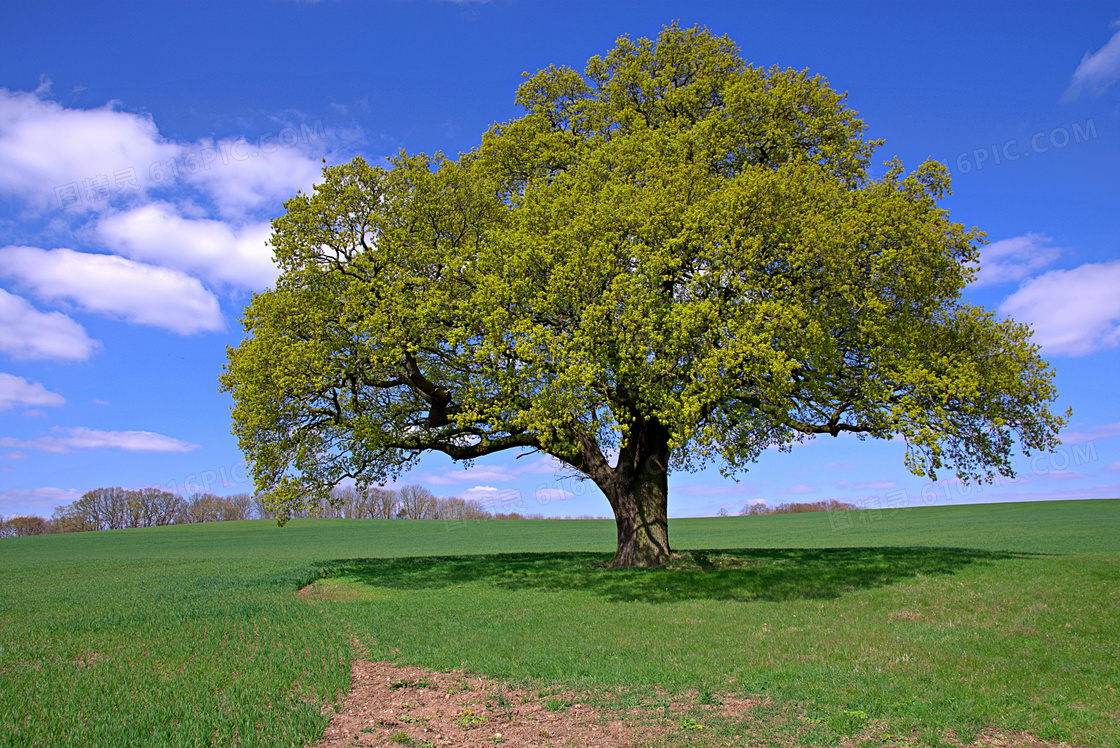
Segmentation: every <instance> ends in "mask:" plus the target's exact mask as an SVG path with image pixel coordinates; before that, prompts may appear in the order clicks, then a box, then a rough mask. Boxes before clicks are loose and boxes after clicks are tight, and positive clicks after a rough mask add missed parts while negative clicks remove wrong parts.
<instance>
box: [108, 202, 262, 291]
mask: <svg viewBox="0 0 1120 748" xmlns="http://www.w3.org/2000/svg"><path fill="white" fill-rule="evenodd" d="M270 233H271V227H270V226H269V224H268V222H266V221H265V222H259V223H252V224H249V225H246V226H241V227H234V226H232V225H230V224H228V223H224V222H222V221H214V220H209V219H199V218H184V217H183V216H181V215H180V214H179V212H178V211H177V210H176V209H175V208H174V207H173V206H171V205H169V204H167V203H152V204H150V205H145V206H143V207H140V208H136V209H135V210H130V211H127V212H123V213H114V214H111V215H106V216H104V217H103V218H102V219H101V220H100V221H99V222H98V224H97V236H98V238H99V239H100V240H101V241H102V242H103V243H104V244H105V246H106V247H108V248H109V249H111V250H113V251H114V252H116V253H117V254H120V255H124V256H125V257H130V258H132V259H133V260H140V261H142V262H150V263H154V264H157V265H162V266H164V267H173V268H177V269H179V270H182V271H185V272H188V273H192V274H195V275H200V276H202V277H203V278H205V279H206V280H207V281H209V282H210V283H213V284H215V285H218V284H226V283H228V284H231V285H237V286H244V287H246V288H252V289H257V290H259V289H263V288H264V287H265V286H269V285H271V284H272V283H273V282H274V281H275V280H276V277H277V275H278V270H277V268H276V265H275V264H274V263H273V262H272V250H271V249H270V248H269V247H268V245H267V241H268V238H269V234H270Z"/></svg>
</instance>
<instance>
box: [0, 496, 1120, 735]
mask: <svg viewBox="0 0 1120 748" xmlns="http://www.w3.org/2000/svg"><path fill="white" fill-rule="evenodd" d="M831 519H832V520H833V522H831V523H830V518H829V517H828V516H825V515H821V514H817V515H784V516H774V517H744V518H725V519H709V520H674V521H673V522H672V523H671V538H672V539H673V541H674V544H675V546H676V547H677V548H681V549H689V548H690V549H694V550H693V551H689V552H682V553H680V555H679V556H678V557H677V558H676V559H675V561H674V563H673V564H672V565H671V567H670V568H666V569H658V570H649V571H618V570H610V569H606V568H603V566H602V562H603V561H604V560H605V559H606V558H608V557H609V555H610V551H611V549H612V546H613V523H611V522H609V521H598V522H597V521H572V522H557V521H524V522H516V521H508V522H489V523H467V524H462V523H460V524H458V525H456V524H445V523H442V522H405V521H360V520H333V521H332V520H296V521H293V522H292V523H291V524H290V525H289V526H288V527H286V528H283V529H278V528H276V527H275V526H274V525H272V524H271V523H268V522H250V523H225V524H213V525H194V526H185V527H171V528H155V529H151V530H135V531H114V532H106V533H86V534H80V535H63V536H40V537H32V538H19V539H9V540H4V541H0V569H3V574H2V575H0V621H2V625H0V746H13V747H14V746H19V747H20V748H22V747H23V746H28V745H35V746H55V745H58V746H62V745H99V746H165V745H171V746H176V745H178V746H195V745H243V746H301V745H307V744H310V743H313V742H315V741H316V740H317V739H318V738H319V736H320V735H322V731H323V728H324V727H325V725H326V724H327V723H328V720H329V717H330V716H331V715H332V714H334V709H332V708H331V705H332V704H335V703H336V701H337V700H340V699H341V698H342V697H344V696H346V693H347V688H348V687H349V684H350V677H351V673H350V664H351V660H350V658H351V653H352V649H351V646H350V642H351V637H352V636H353V637H356V639H357V640H358V641H359V642H360V645H361V646H362V647H364V649H365V654H364V655H363V657H365V658H371V659H380V660H390V661H394V662H396V663H398V664H408V665H412V666H423V668H424V670H423V674H418V675H415V676H408V677H398V678H397V680H399V681H401V683H400V684H399V686H398V687H397V688H395V689H394V688H391V687H390V688H389V690H390V691H392V692H393V693H396V694H400V695H404V694H407V693H409V692H411V691H417V690H421V689H423V688H426V686H424V685H423V682H424V681H425V679H427V682H429V683H434V682H435V680H434V679H436V678H439V677H441V674H442V673H447V672H451V671H458V672H462V673H470V674H471V675H472V677H489V678H491V679H495V682H497V683H500V684H501V686H502V689H504V690H501V689H499V691H497V692H495V693H493V694H491V696H490V697H489V702H488V703H489V706H487V702H483V703H482V704H481V705H476V706H478V707H479V709H478V710H477V711H474V716H475V717H485V720H477V724H475V725H474V726H473V727H470V728H469V729H470V731H471V732H472V734H478V735H482V734H483V731H485V730H491V729H492V728H493V727H494V725H495V724H498V723H500V722H501V721H502V720H503V719H505V718H506V716H507V715H514V714H515V713H517V712H516V710H518V709H520V708H521V707H522V706H525V707H526V708H528V707H529V706H532V707H534V708H538V709H539V713H540V714H541V715H542V718H543V715H545V714H547V715H552V716H553V717H556V718H558V719H560V718H563V719H567V718H571V717H572V716H573V715H577V716H578V715H579V714H581V713H582V712H581V711H580V709H583V708H586V709H590V710H593V711H594V712H595V714H596V715H598V716H597V717H596V719H599V718H602V719H606V720H608V721H609V720H610V719H613V717H612V716H611V715H623V717H624V718H625V720H626V723H627V725H629V726H630V727H633V728H635V729H638V728H641V727H642V725H646V726H650V727H652V728H653V729H652V731H649V732H642V733H641V734H642V735H643V738H642V743H641V744H642V745H643V746H648V745H655V746H658V745H660V746H665V748H668V746H717V745H736V746H739V745H760V746H761V745H774V746H790V747H791V748H793V747H794V746H803V745H813V746H817V745H819V746H826V745H841V746H844V747H845V748H855V746H860V747H861V748H872V747H878V746H900V747H901V746H924V745H939V744H940V745H950V746H957V745H969V744H976V745H980V744H985V745H992V746H995V745H1006V746H1015V747H1016V748H1021V747H1026V746H1032V748H1034V746H1042V745H1044V743H1042V742H1038V743H1031V742H1030V741H1032V740H1035V739H1036V738H1037V740H1039V741H1047V744H1050V745H1056V744H1057V743H1058V742H1059V741H1067V742H1068V743H1070V744H1076V745H1087V746H1093V747H1094V748H1096V747H1100V748H1105V747H1112V746H1116V745H1120V728H1118V726H1117V725H1118V724H1120V718H1118V717H1117V715H1120V696H1118V689H1120V658H1118V657H1117V656H1116V652H1117V651H1120V629H1118V628H1117V627H1116V626H1115V623H1114V622H1115V621H1116V620H1120V533H1117V532H1116V528H1117V527H1118V526H1120V501H1116V500H1112V501H1085V502H1060V503H1059V502H1051V503H1039V504H1018V505H988V506H969V507H946V508H936V509H913V510H904V511H899V512H897V513H890V512H886V511H884V512H881V513H878V514H876V513H853V514H851V515H847V516H846V517H845V518H844V519H845V521H844V522H843V523H837V522H836V521H835V520H836V519H837V518H835V517H833V518H831ZM314 580H318V581H314ZM313 581H314V583H313V584H311V585H310V587H309V588H308V589H307V590H305V592H304V594H303V595H302V596H296V595H295V594H294V593H295V591H296V590H297V589H299V588H301V587H305V586H307V585H308V583H309V582H313ZM429 673H430V674H429ZM459 685H464V684H463V683H461V682H460V684H459ZM387 686H391V684H387ZM455 688H456V686H455V685H450V686H448V687H447V688H446V689H445V690H444V692H443V693H444V694H445V695H447V696H448V700H450V699H452V698H454V697H455V695H456V694H455V693H454V691H455ZM460 693H466V690H465V689H464V690H463V691H460ZM499 696H500V697H499ZM526 698H527V700H526V701H521V700H522V699H526ZM550 699H551V700H552V703H553V704H554V705H555V706H557V707H561V708H559V709H551V708H549V700H550ZM565 702H567V703H569V704H570V706H568V707H567V708H563V706H562V705H563V704H564V703H565ZM337 703H339V704H341V702H337ZM577 704H579V705H581V707H580V709H577V708H576V705H577ZM468 708H469V709H471V710H472V711H473V710H475V706H471V705H470V704H466V705H464V706H463V707H462V708H461V709H460V710H459V711H457V712H456V713H455V715H453V716H455V717H457V718H463V719H465V720H466V721H470V720H469V719H467V718H468V717H469V716H470V715H465V714H464V712H465V710H466V709H468ZM595 724H597V725H600V726H601V725H602V723H601V722H595ZM393 729H394V732H403V733H405V734H406V737H407V738H408V739H410V740H416V741H422V740H428V741H431V742H432V744H433V745H435V744H437V743H436V742H434V741H435V739H434V738H433V737H424V736H423V734H420V733H415V732H413V724H411V723H405V722H402V723H401V725H400V726H396V727H394V728H393ZM463 729H464V730H466V729H468V728H465V727H464V728H463ZM494 732H500V730H496V729H495V730H494ZM1028 733H1029V734H1030V735H1033V736H1034V737H1031V736H1030V735H1028ZM356 734H357V735H359V736H362V735H364V736H366V737H367V738H368V737H370V736H373V735H375V731H371V732H365V733H363V732H361V730H360V729H359V730H358V731H357V733H356ZM376 734H377V735H378V736H379V737H378V739H379V740H380V741H381V742H380V743H371V744H375V745H385V746H387V745H406V744H407V743H400V742H390V738H391V735H392V734H393V733H392V732H391V733H390V734H389V735H386V734H385V733H383V732H377V733H376ZM398 737H399V736H398ZM490 738H493V734H491V735H490ZM401 739H404V738H401ZM503 740H505V741H506V744H507V745H515V744H516V743H514V742H513V741H512V740H510V739H508V738H507V737H506V734H505V733H503ZM984 741H987V742H984ZM1000 741H1002V742H1000ZM414 744H415V745H424V743H423V742H416V743H414ZM542 745H547V742H546V743H542ZM556 745H560V743H556Z"/></svg>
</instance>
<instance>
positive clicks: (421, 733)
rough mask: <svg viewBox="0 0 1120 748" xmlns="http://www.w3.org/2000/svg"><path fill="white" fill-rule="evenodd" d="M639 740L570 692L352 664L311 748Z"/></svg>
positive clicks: (598, 745)
mask: <svg viewBox="0 0 1120 748" xmlns="http://www.w3.org/2000/svg"><path fill="white" fill-rule="evenodd" d="M638 740H640V736H639V734H638V732H637V731H636V730H635V729H634V728H633V727H632V726H630V725H628V724H627V722H626V721H625V720H623V719H621V718H619V717H617V716H610V717H609V716H606V715H603V714H600V713H599V712H598V711H596V710H595V709H593V708H592V707H590V706H588V705H587V704H584V703H582V702H580V700H579V696H578V695H577V694H576V693H574V692H570V691H558V690H545V691H537V690H526V689H511V688H510V687H508V686H507V685H505V684H503V683H501V682H499V681H497V680H493V679H488V678H480V677H478V676H471V675H468V674H466V673H462V672H456V671H452V672H450V673H437V672H432V671H430V670H424V669H422V668H418V667H407V666H403V667H402V666H398V665H394V664H392V663H389V662H367V661H364V660H355V661H354V662H353V670H352V675H351V688H350V694H349V695H348V696H347V697H346V700H345V702H344V703H343V705H342V709H341V710H340V711H339V712H338V713H337V714H335V715H334V716H333V717H332V718H331V722H330V724H329V725H328V726H327V729H326V731H325V732H324V734H323V737H322V739H320V740H319V742H317V743H315V745H314V748H337V747H338V746H379V747H381V746H383V747H384V748H398V747H399V746H417V747H423V748H435V747H436V746H440V747H442V746H457V747H459V748H480V747H481V746H488V747H489V746H494V745H502V746H508V747H509V748H549V747H552V746H580V748H629V747H630V746H634V745H636V744H637V741H638Z"/></svg>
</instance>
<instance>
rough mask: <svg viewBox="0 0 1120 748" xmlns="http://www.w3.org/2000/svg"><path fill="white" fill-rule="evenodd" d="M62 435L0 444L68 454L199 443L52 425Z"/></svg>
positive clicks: (185, 447) (186, 448)
mask: <svg viewBox="0 0 1120 748" xmlns="http://www.w3.org/2000/svg"><path fill="white" fill-rule="evenodd" d="M54 433H57V434H63V436H40V437H38V438H35V439H24V440H21V439H16V438H14V437H10V436H5V437H0V447H10V448H16V449H39V450H42V451H44V452H52V453H54V454H69V453H70V452H72V451H74V450H75V449H120V450H122V451H124V452H190V451H191V450H194V449H198V448H199V446H200V445H198V444H192V443H191V442H186V441H183V440H181V439H175V438H172V437H170V436H164V435H163V434H156V433H154V432H151V431H100V430H98V429H87V428H81V427H79V428H71V429H57V428H56V429H54Z"/></svg>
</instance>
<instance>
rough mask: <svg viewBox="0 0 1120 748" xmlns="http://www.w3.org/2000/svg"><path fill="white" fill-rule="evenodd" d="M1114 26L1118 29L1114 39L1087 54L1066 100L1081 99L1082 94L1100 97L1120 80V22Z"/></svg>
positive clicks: (1076, 71)
mask: <svg viewBox="0 0 1120 748" xmlns="http://www.w3.org/2000/svg"><path fill="white" fill-rule="evenodd" d="M1112 25H1113V26H1116V27H1117V31H1116V33H1114V34H1113V35H1112V38H1111V39H1109V40H1108V41H1107V42H1106V43H1105V45H1104V46H1103V47H1101V48H1100V49H1098V50H1097V51H1096V52H1086V53H1085V56H1084V57H1082V58H1081V64H1080V65H1078V66H1077V69H1076V70H1074V71H1073V77H1072V78H1071V79H1070V82H1069V88H1067V89H1066V92H1065V95H1064V97H1063V98H1065V99H1066V100H1072V99H1076V98H1079V97H1080V96H1081V95H1082V94H1089V95H1090V96H1100V95H1101V94H1103V93H1104V92H1105V91H1107V90H1108V89H1109V88H1110V87H1111V86H1112V84H1113V83H1115V82H1116V81H1118V80H1120V21H1117V22H1115V23H1113V24H1112Z"/></svg>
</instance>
